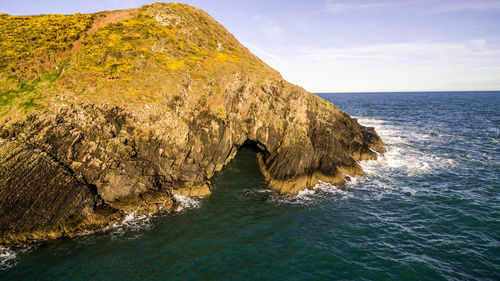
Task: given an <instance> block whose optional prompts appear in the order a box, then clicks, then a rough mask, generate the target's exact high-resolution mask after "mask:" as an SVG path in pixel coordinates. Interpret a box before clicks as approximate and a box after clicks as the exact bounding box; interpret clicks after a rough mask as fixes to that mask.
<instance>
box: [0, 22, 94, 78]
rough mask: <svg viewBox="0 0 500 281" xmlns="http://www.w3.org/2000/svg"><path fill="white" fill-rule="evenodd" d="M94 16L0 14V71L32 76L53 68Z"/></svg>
mask: <svg viewBox="0 0 500 281" xmlns="http://www.w3.org/2000/svg"><path fill="white" fill-rule="evenodd" d="M92 18H93V16H92V15H82V14H76V15H43V16H29V17H28V16H10V15H7V14H1V15H0V72H2V74H3V75H7V76H10V77H15V78H18V79H32V78H36V77H37V76H38V77H39V76H41V73H42V72H45V71H46V70H47V69H50V68H51V67H53V66H54V65H55V64H56V62H57V61H58V59H60V58H61V52H63V51H67V50H69V49H71V47H72V43H73V42H74V41H75V40H77V39H78V38H79V36H80V34H82V32H84V31H85V30H87V29H88V28H89V27H90V25H91V24H92Z"/></svg>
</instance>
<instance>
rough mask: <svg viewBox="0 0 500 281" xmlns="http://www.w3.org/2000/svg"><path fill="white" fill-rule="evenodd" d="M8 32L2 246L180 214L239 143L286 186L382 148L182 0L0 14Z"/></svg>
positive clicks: (307, 184) (310, 181)
mask: <svg viewBox="0 0 500 281" xmlns="http://www.w3.org/2000/svg"><path fill="white" fill-rule="evenodd" d="M0 28H1V31H0V42H1V43H0V245H9V244H16V243H23V242H29V241H39V240H46V239H54V238H58V237H73V236H76V235H82V234H86V233H92V232H95V231H100V230H103V229H106V228H108V227H109V226H111V225H112V224H114V223H116V222H119V221H120V220H122V219H123V217H124V215H125V214H126V213H129V212H136V213H137V214H140V213H150V212H158V211H160V210H164V211H169V210H174V209H175V208H176V203H175V202H174V200H173V199H172V198H173V197H172V196H173V194H180V195H184V196H207V195H209V194H210V192H211V185H210V178H211V177H212V176H213V175H214V173H215V172H217V171H220V170H221V169H222V168H223V167H224V165H225V164H227V163H228V162H229V161H231V159H233V158H234V157H235V155H236V154H237V152H238V150H239V149H240V148H241V147H242V146H251V147H253V148H254V149H255V150H256V151H257V157H258V160H259V166H260V169H261V171H262V173H263V175H264V176H265V178H266V179H267V181H268V183H269V187H270V188H272V189H275V190H277V191H278V192H280V193H282V194H296V193H297V192H298V191H300V190H302V189H306V188H312V187H313V186H314V185H315V184H317V183H318V182H319V181H325V182H330V183H332V184H335V185H339V186H341V185H343V184H344V181H345V178H346V176H359V175H363V171H362V169H361V167H360V166H359V164H358V161H360V160H366V159H376V158H377V153H376V152H380V153H383V152H384V146H383V142H382V141H381V139H380V138H379V137H378V135H377V134H376V132H375V131H374V130H373V129H372V128H366V127H363V126H362V125H360V124H359V123H358V122H357V120H356V119H353V118H351V117H350V116H349V115H348V114H346V113H345V112H343V111H341V110H339V109H337V108H336V107H335V106H334V105H333V104H332V103H330V102H327V101H325V100H323V99H321V98H319V97H317V96H316V95H314V94H311V93H308V92H307V91H305V90H304V89H302V88H300V87H298V86H295V85H292V84H290V83H288V82H286V81H284V80H283V79H282V77H281V75H280V74H279V73H278V72H277V71H275V70H273V69H271V68H270V67H269V66H267V65H266V64H265V63H264V62H262V61H261V60H260V59H258V58H257V57H255V56H254V55H252V54H251V53H250V52H249V51H248V50H247V49H246V48H245V47H244V46H242V45H241V44H240V43H239V42H238V41H237V40H236V39H235V38H234V37H233V36H232V35H231V34H230V33H229V32H228V31H227V30H226V29H224V28H223V27H222V26H221V25H220V24H219V23H217V22H216V21H215V20H214V19H212V18H211V17H210V16H209V15H208V14H207V13H205V12H204V11H202V10H200V9H197V8H194V7H191V6H188V5H183V4H164V3H156V4H153V5H146V6H143V7H142V8H139V9H130V10H121V11H107V12H101V13H97V14H89V15H83V14H76V15H43V16H33V17H24V16H10V15H5V14H3V15H0Z"/></svg>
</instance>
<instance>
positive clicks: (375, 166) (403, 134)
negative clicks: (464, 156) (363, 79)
mask: <svg viewBox="0 0 500 281" xmlns="http://www.w3.org/2000/svg"><path fill="white" fill-rule="evenodd" d="M358 122H359V123H360V124H362V125H365V126H369V127H374V128H375V131H376V132H377V133H378V135H379V136H380V138H381V139H382V141H384V143H385V147H386V150H387V151H386V153H385V154H384V155H380V157H379V159H378V160H377V161H362V162H361V163H360V164H361V166H362V167H363V170H365V172H366V173H367V174H368V175H370V174H374V173H377V174H378V173H380V172H383V170H386V169H394V170H398V171H400V172H404V173H406V175H408V176H410V177H413V176H420V175H423V174H426V173H429V172H431V171H433V170H436V169H439V168H443V167H453V166H456V165H457V164H458V163H457V162H456V161H454V160H452V159H447V158H444V157H441V156H438V155H433V154H428V153H425V152H423V151H420V150H418V149H417V148H415V146H416V144H419V143H425V142H432V141H433V139H434V137H433V136H431V135H430V134H425V133H421V132H416V130H413V129H412V128H406V127H401V126H397V125H393V124H391V123H390V122H388V121H384V120H378V119H373V118H365V117H358Z"/></svg>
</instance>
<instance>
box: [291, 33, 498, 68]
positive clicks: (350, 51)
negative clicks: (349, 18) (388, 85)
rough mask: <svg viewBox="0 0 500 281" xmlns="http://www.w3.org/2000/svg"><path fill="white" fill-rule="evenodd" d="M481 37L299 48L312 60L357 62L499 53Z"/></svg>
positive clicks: (430, 58) (464, 56)
mask: <svg viewBox="0 0 500 281" xmlns="http://www.w3.org/2000/svg"><path fill="white" fill-rule="evenodd" d="M485 46H486V41H485V40H483V39H478V40H470V41H467V42H462V43H391V44H375V45H368V46H360V47H354V48H327V49H307V50H301V51H300V53H301V57H302V58H304V59H307V60H312V61H323V62H325V63H334V62H335V61H340V60H348V61H356V62H357V63H373V62H380V63H384V62H388V61H394V60H417V59H418V60H421V61H423V62H425V61H428V60H432V61H436V60H450V59H451V60H453V59H463V58H469V57H470V58H477V57H478V56H479V57H481V56H484V57H486V56H491V55H500V50H495V49H492V50H489V49H486V47H485Z"/></svg>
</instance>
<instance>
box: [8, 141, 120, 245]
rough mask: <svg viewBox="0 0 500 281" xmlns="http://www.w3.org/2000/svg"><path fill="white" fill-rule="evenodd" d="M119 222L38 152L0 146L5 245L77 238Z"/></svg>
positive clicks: (87, 188)
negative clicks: (77, 235) (60, 238)
mask: <svg viewBox="0 0 500 281" xmlns="http://www.w3.org/2000/svg"><path fill="white" fill-rule="evenodd" d="M116 218H119V215H118V214H115V213H114V212H113V211H112V210H110V209H107V208H106V206H105V205H103V203H102V200H100V199H99V196H98V195H97V191H96V190H94V188H93V187H92V186H90V185H87V184H85V183H82V182H80V181H79V180H77V179H76V177H75V175H74V174H73V173H72V172H71V170H70V169H68V168H67V167H66V166H65V165H63V164H61V163H59V162H58V161H57V160H55V159H54V158H52V157H51V156H50V155H48V154H47V153H45V152H42V151H41V150H39V149H32V148H30V147H28V146H27V145H25V144H22V143H19V142H16V141H5V140H0V245H1V244H7V243H12V242H18V241H26V240H31V239H33V240H38V239H44V238H54V237H60V236H65V235H66V236H74V235H76V234H82V233H84V232H88V231H92V230H95V229H102V228H103V227H105V226H106V225H109V223H111V222H114V221H116Z"/></svg>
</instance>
